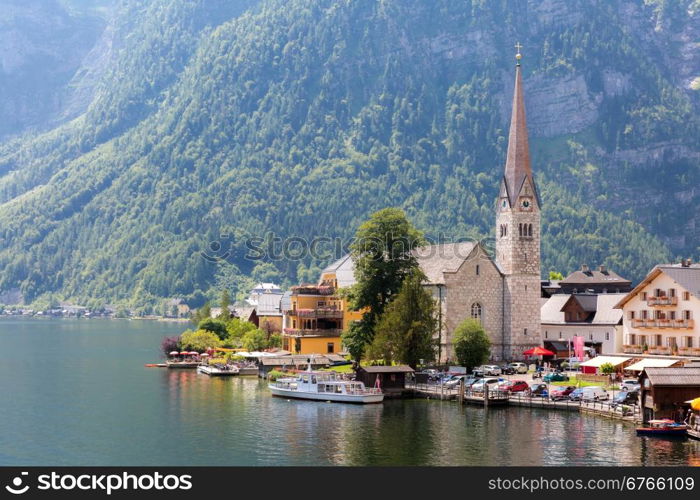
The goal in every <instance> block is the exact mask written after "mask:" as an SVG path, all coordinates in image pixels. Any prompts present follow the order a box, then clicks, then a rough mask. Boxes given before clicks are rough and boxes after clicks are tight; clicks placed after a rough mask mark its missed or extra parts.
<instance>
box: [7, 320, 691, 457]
mask: <svg viewBox="0 0 700 500" xmlns="http://www.w3.org/2000/svg"><path fill="white" fill-rule="evenodd" d="M181 329H182V326H181V325H164V324H160V323H154V322H141V321H139V322H137V321H133V322H126V321H84V320H83V321H26V320H19V321H16V320H12V321H7V320H0V349H1V350H2V352H6V353H23V354H22V356H6V357H4V358H3V363H0V391H2V394H9V395H10V397H9V398H3V400H1V401H0V465H115V466H119V465H497V464H503V465H539V464H541V465H640V464H645V465H687V464H691V465H698V464H699V462H700V442H698V441H685V440H684V441H668V440H662V439H655V438H638V437H636V436H635V433H634V427H633V426H631V425H629V424H627V423H622V422H616V421H611V420H607V419H602V418H596V417H593V416H585V415H580V414H578V413H575V412H547V411H542V410H538V409H529V408H490V409H489V410H484V409H482V408H474V407H460V406H459V405H457V404H455V403H452V402H441V401H434V400H431V401H428V400H404V401H386V402H385V403H384V404H381V405H369V406H354V405H344V404H338V403H324V402H307V401H296V400H286V399H282V398H273V397H271V396H270V395H269V393H268V391H267V389H266V386H265V384H264V382H262V381H259V380H258V379H257V378H247V377H232V378H216V377H214V378H210V377H207V376H206V375H201V374H197V373H195V372H194V371H192V370H167V369H153V368H144V367H143V365H144V363H149V362H153V361H156V360H157V359H158V345H159V341H160V338H161V337H162V336H163V335H172V334H173V333H175V332H177V331H179V330H181Z"/></svg>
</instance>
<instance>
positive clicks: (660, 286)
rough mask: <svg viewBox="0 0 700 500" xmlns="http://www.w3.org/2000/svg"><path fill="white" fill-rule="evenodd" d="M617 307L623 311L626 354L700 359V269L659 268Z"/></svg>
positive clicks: (691, 266)
mask: <svg viewBox="0 0 700 500" xmlns="http://www.w3.org/2000/svg"><path fill="white" fill-rule="evenodd" d="M615 307H616V308H619V309H621V310H622V311H623V324H622V330H623V331H622V333H623V346H622V350H623V352H626V353H629V354H660V355H680V356H700V328H699V327H698V326H697V325H696V322H695V319H696V317H697V316H698V315H699V314H700V265H698V264H692V263H691V262H690V261H689V260H688V261H683V262H682V263H680V264H662V265H658V266H656V267H654V269H652V270H651V272H650V273H649V274H648V275H647V276H646V278H644V280H643V281H642V282H641V283H640V284H639V285H638V286H637V287H635V288H634V289H633V290H632V291H631V292H630V293H629V294H627V295H625V296H624V298H623V299H622V300H621V301H620V302H619V303H618V304H617V305H616V306H615Z"/></svg>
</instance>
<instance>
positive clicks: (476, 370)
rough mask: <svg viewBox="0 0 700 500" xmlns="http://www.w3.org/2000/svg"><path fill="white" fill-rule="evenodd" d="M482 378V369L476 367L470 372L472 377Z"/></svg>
mask: <svg viewBox="0 0 700 500" xmlns="http://www.w3.org/2000/svg"><path fill="white" fill-rule="evenodd" d="M483 376H484V367H483V366H477V367H476V368H474V369H473V370H472V377H476V378H481V377H483Z"/></svg>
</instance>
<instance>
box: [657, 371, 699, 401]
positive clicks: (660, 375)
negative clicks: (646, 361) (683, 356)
mask: <svg viewBox="0 0 700 500" xmlns="http://www.w3.org/2000/svg"><path fill="white" fill-rule="evenodd" d="M644 373H646V375H647V377H649V381H650V382H651V384H652V385H658V386H661V385H663V386H690V387H700V367H693V368H689V367H685V368H683V367H680V368H652V367H649V368H645V369H644ZM698 396H700V391H698Z"/></svg>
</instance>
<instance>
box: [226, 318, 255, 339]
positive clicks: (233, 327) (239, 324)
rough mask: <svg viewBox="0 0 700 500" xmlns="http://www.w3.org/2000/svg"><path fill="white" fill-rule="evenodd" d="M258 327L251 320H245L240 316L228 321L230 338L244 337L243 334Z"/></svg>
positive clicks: (227, 326) (227, 327)
mask: <svg viewBox="0 0 700 500" xmlns="http://www.w3.org/2000/svg"><path fill="white" fill-rule="evenodd" d="M256 328H257V327H256V326H255V325H254V324H253V323H251V322H250V321H245V320H242V319H240V318H231V319H230V320H229V321H228V323H226V330H227V331H228V337H229V338H230V339H239V340H240V339H242V338H243V335H245V334H246V333H247V332H249V331H251V330H255V329H256Z"/></svg>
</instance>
